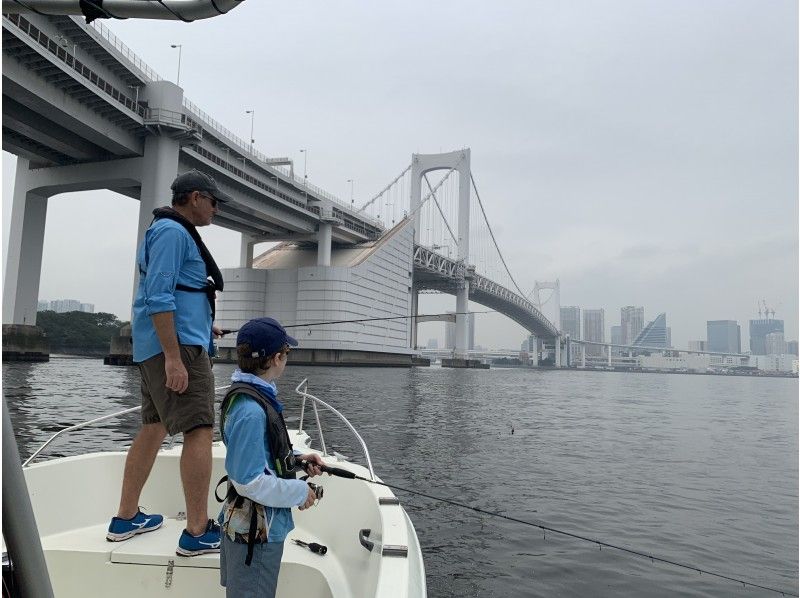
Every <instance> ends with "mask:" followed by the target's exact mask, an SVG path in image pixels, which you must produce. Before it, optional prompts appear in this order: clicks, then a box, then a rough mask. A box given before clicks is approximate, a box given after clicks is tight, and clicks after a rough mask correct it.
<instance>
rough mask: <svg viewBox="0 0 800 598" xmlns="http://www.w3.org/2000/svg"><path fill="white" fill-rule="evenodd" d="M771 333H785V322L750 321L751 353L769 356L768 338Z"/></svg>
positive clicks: (768, 319) (772, 319)
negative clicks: (766, 340) (766, 342)
mask: <svg viewBox="0 0 800 598" xmlns="http://www.w3.org/2000/svg"><path fill="white" fill-rule="evenodd" d="M771 332H780V333H783V320H776V319H774V318H767V319H766V320H750V353H751V354H753V355H767V347H766V344H765V339H766V336H767V335H768V334H769V333H771Z"/></svg>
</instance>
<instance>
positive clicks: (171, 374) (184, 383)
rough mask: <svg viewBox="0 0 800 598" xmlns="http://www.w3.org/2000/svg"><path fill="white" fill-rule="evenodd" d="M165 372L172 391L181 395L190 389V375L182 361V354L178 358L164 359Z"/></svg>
mask: <svg viewBox="0 0 800 598" xmlns="http://www.w3.org/2000/svg"><path fill="white" fill-rule="evenodd" d="M164 372H165V373H166V375H167V388H169V389H170V390H172V391H174V392H177V393H178V394H181V393H183V392H184V391H185V390H186V389H187V388H188V387H189V373H188V372H187V371H186V367H185V366H184V365H183V361H181V358H180V353H179V354H178V357H171V358H170V357H166V356H165V357H164Z"/></svg>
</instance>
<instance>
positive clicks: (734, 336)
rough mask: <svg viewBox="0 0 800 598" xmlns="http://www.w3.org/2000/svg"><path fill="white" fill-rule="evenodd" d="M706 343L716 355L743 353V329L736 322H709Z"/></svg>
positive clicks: (707, 323) (707, 322)
mask: <svg viewBox="0 0 800 598" xmlns="http://www.w3.org/2000/svg"><path fill="white" fill-rule="evenodd" d="M706 342H707V343H708V350H709V351H712V352H714V353H741V352H742V329H741V327H740V326H739V323H738V322H737V321H736V320H708V321H706Z"/></svg>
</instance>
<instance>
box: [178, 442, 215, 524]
mask: <svg viewBox="0 0 800 598" xmlns="http://www.w3.org/2000/svg"><path fill="white" fill-rule="evenodd" d="M212 434H213V428H212V427H211V426H201V427H199V428H195V429H194V430H192V431H191V432H185V433H184V435H183V452H182V453H181V480H182V481H183V494H184V496H185V497H186V530H187V531H188V532H189V533H190V534H192V535H194V536H199V535H200V534H202V533H203V532H205V531H206V526H207V525H208V488H209V485H210V483H211V441H212Z"/></svg>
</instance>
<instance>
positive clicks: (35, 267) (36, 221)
mask: <svg viewBox="0 0 800 598" xmlns="http://www.w3.org/2000/svg"><path fill="white" fill-rule="evenodd" d="M29 164H30V163H29V161H28V160H26V159H25V158H17V171H16V176H15V179H14V197H13V204H12V206H11V232H10V235H9V239H8V256H7V262H6V276H5V281H4V287H3V323H5V324H25V325H29V326H34V325H35V324H36V310H37V307H38V301H39V281H40V278H41V273H42V251H43V248H44V228H45V219H46V217H47V197H45V196H43V195H39V194H36V193H31V192H30V191H29V190H28V188H29V181H28V169H29Z"/></svg>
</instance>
